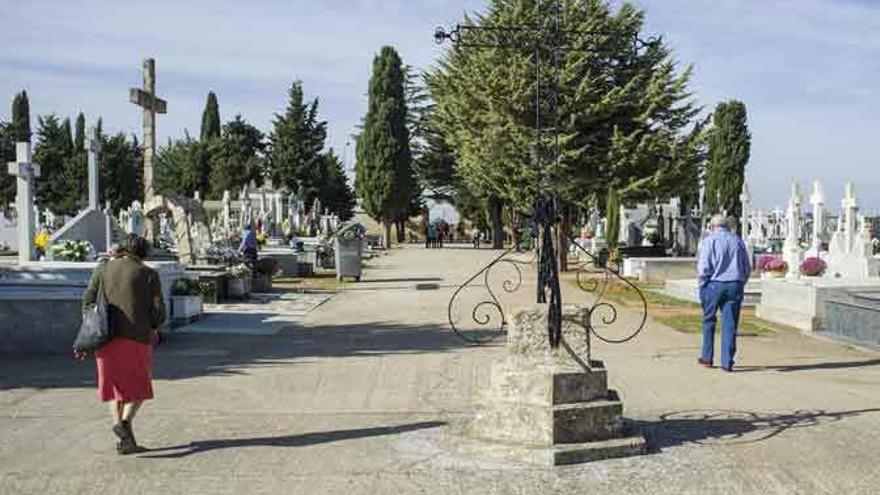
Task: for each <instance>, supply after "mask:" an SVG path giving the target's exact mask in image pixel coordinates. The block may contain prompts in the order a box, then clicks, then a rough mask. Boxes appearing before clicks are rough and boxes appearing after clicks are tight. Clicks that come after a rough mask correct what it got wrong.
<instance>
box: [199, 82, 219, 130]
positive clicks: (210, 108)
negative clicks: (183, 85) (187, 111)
mask: <svg viewBox="0 0 880 495" xmlns="http://www.w3.org/2000/svg"><path fill="white" fill-rule="evenodd" d="M219 137H220V105H219V104H218V103H217V95H215V94H214V92H213V91H209V92H208V101H207V102H205V110H204V111H203V112H202V132H201V140H202V141H208V140H209V139H214V138H219Z"/></svg>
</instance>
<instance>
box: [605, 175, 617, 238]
mask: <svg viewBox="0 0 880 495" xmlns="http://www.w3.org/2000/svg"><path fill="white" fill-rule="evenodd" d="M605 240H606V242H607V244H608V249H609V250H610V251H612V252H614V251H616V250H617V244H618V242H620V199H619V198H618V195H617V189H615V188H614V187H609V188H608V196H607V198H606V203H605Z"/></svg>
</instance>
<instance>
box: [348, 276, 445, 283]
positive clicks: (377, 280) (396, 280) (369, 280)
mask: <svg viewBox="0 0 880 495" xmlns="http://www.w3.org/2000/svg"><path fill="white" fill-rule="evenodd" d="M442 281H443V279H442V278H437V277H414V278H368V277H363V278H362V279H361V283H374V284H384V283H389V284H390V283H406V282H442Z"/></svg>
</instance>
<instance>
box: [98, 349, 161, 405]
mask: <svg viewBox="0 0 880 495" xmlns="http://www.w3.org/2000/svg"><path fill="white" fill-rule="evenodd" d="M95 361H96V362H97V364H98V394H99V395H100V397H101V400H102V401H103V402H109V401H111V400H113V401H122V402H136V401H142V400H147V399H152V398H153V383H152V379H153V376H152V375H153V347H152V346H150V345H147V344H141V343H140V342H136V341H134V340H131V339H123V338H116V339H113V340H111V341H110V342H109V343H108V344H107V345H105V346H104V347H101V348H100V349H98V350H97V351H96V352H95Z"/></svg>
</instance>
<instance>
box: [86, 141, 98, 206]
mask: <svg viewBox="0 0 880 495" xmlns="http://www.w3.org/2000/svg"><path fill="white" fill-rule="evenodd" d="M86 152H87V153H88V155H89V209H90V210H98V209H99V208H100V205H99V201H100V197H101V194H100V190H99V189H98V187H99V186H98V184H99V183H100V176H101V175H100V172H99V171H100V168H99V165H98V153H100V152H101V140H100V139H99V138H98V129H96V128H95V127H89V132H88V135H87V136H86Z"/></svg>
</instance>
